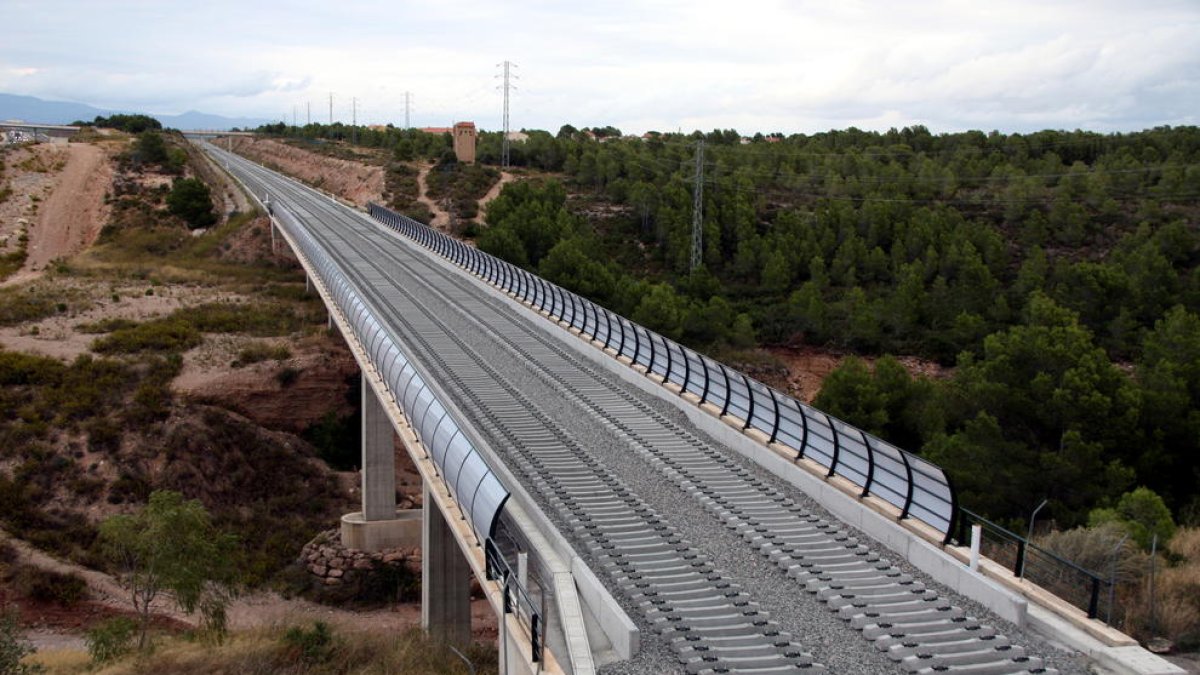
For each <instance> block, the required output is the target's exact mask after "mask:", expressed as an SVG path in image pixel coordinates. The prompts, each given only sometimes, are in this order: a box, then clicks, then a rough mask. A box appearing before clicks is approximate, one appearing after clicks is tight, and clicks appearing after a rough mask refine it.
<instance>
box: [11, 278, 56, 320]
mask: <svg viewBox="0 0 1200 675" xmlns="http://www.w3.org/2000/svg"><path fill="white" fill-rule="evenodd" d="M58 301H59V298H58V297H57V294H56V293H55V292H53V291H50V290H49V289H33V288H30V289H22V288H19V287H11V288H0V326H15V325H17V324H21V323H25V322H27V321H36V320H38V319H44V318H46V317H48V316H52V315H53V314H54V313H55V312H56V311H58V307H57V305H58Z"/></svg>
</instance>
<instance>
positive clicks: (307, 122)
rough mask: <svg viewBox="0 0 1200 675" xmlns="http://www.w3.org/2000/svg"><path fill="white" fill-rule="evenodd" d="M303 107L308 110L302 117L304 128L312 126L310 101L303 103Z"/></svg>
mask: <svg viewBox="0 0 1200 675" xmlns="http://www.w3.org/2000/svg"><path fill="white" fill-rule="evenodd" d="M304 105H305V106H306V107H307V108H308V112H307V113H306V114H305V117H304V126H308V125H310V124H312V101H305V102H304Z"/></svg>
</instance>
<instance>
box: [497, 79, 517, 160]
mask: <svg viewBox="0 0 1200 675" xmlns="http://www.w3.org/2000/svg"><path fill="white" fill-rule="evenodd" d="M501 65H503V66H504V137H503V140H502V141H501V144H500V168H502V169H507V168H508V167H509V150H510V147H509V146H510V142H509V138H508V95H509V90H510V89H515V88H516V87H514V86H513V85H512V84H511V83H510V81H509V79H510V77H511V78H516V75H511V74H510V71H511V69H512V68H515V67H516V66H517V64H515V63H513V62H511V61H505V62H504V63H503V64H501Z"/></svg>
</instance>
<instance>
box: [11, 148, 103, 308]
mask: <svg viewBox="0 0 1200 675" xmlns="http://www.w3.org/2000/svg"><path fill="white" fill-rule="evenodd" d="M66 153H67V157H66V165H65V166H64V167H63V169H62V171H61V172H60V173H59V174H58V175H57V176H56V177H55V183H54V186H53V188H52V191H51V193H50V196H49V197H48V198H47V199H46V201H45V202H44V203H43V204H42V207H41V208H40V209H39V210H38V216H37V220H36V222H35V223H34V224H33V226H32V227H31V228H30V231H29V246H28V249H27V250H28V252H29V257H28V258H27V259H26V260H25V266H24V267H22V268H21V269H20V271H18V272H17V273H16V274H14V275H12V276H11V277H9V278H8V279H7V280H5V281H4V282H3V284H2V285H10V284H19V283H23V282H25V281H28V280H30V279H32V278H34V277H37V276H38V275H39V274H40V273H41V272H42V270H44V269H45V268H46V266H47V265H48V264H50V262H51V261H53V260H55V259H56V258H65V257H69V256H72V255H74V254H76V253H78V252H80V251H82V250H83V249H85V248H87V247H88V246H89V245H91V244H92V242H94V241H95V240H96V237H97V236H99V234H100V228H101V227H103V225H104V222H105V220H107V219H108V207H107V206H106V205H105V204H104V195H105V193H106V192H107V191H108V188H109V186H110V185H111V184H112V167H111V166H110V165H109V163H108V157H107V155H106V154H105V152H104V149H103V148H101V147H99V146H96V145H92V144H90V143H71V144H70V145H68V146H67V151H66Z"/></svg>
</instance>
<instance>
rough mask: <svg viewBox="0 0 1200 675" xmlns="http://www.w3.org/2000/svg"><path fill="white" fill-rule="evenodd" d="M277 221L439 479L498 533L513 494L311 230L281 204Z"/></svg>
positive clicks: (475, 524)
mask: <svg viewBox="0 0 1200 675" xmlns="http://www.w3.org/2000/svg"><path fill="white" fill-rule="evenodd" d="M273 211H274V214H275V218H276V222H278V223H279V224H280V227H282V228H284V229H285V230H286V231H287V233H288V234H289V235H290V236H291V237H292V239H293V240H294V241H295V242H296V245H297V246H299V248H300V253H302V254H303V256H304V257H305V258H307V259H308V262H309V264H310V265H311V267H312V270H313V272H314V273H315V274H316V276H317V277H319V278H320V279H321V282H322V283H323V284H324V286H325V288H326V289H328V292H329V294H330V296H332V299H333V301H334V303H335V304H336V305H337V308H338V310H339V311H340V312H341V313H342V316H344V317H345V318H346V321H347V322H348V323H349V324H350V328H351V330H353V331H354V335H355V337H356V338H357V339H358V341H359V344H361V345H362V346H363V349H365V350H366V352H367V354H368V355H369V356H370V358H371V363H372V364H374V366H375V369H376V371H377V372H378V373H379V375H380V377H382V378H383V380H384V382H385V383H386V384H387V387H388V390H389V392H390V393H391V395H392V396H393V397H394V399H395V402H396V404H397V405H398V406H400V408H401V410H403V411H404V414H405V415H406V416H407V417H408V420H409V422H410V423H411V424H412V428H413V432H414V433H415V434H416V436H417V438H419V439H420V440H421V443H422V445H424V446H425V448H426V449H427V450H428V452H429V454H430V457H431V458H432V459H433V463H434V465H435V466H436V467H437V471H438V473H439V475H441V477H442V478H443V480H444V481H445V483H446V485H447V486H448V487H449V488H450V491H451V493H452V494H453V495H454V498H455V500H456V501H457V503H458V504H459V506H460V507H461V508H462V510H463V513H464V514H465V515H466V517H467V518H468V521H469V522H470V523H471V527H472V529H473V530H474V532H475V536H476V537H478V540H479V541H486V540H487V539H489V538H490V537H491V536H492V533H493V532H494V531H495V529H496V523H497V521H498V520H499V518H500V511H501V509H503V508H504V503H505V502H506V501H507V500H508V497H509V491H508V489H507V488H505V487H504V485H503V484H502V483H501V482H500V479H499V478H498V477H497V476H496V475H495V474H494V473H493V472H492V469H491V467H489V466H488V464H487V462H486V461H485V460H484V459H483V456H482V455H481V454H480V453H479V451H478V450H477V449H476V448H475V446H474V445H473V444H472V443H471V441H470V440H469V439H468V438H467V437H466V435H465V434H464V433H463V428H462V426H461V425H460V424H459V423H458V422H457V421H456V420H455V419H454V417H453V416H452V415H451V414H450V413H449V411H448V410H447V409H446V407H445V406H444V405H442V403H441V401H439V400H438V398H437V396H436V395H435V394H434V392H433V390H432V389H431V388H430V387H429V385H428V383H426V382H425V380H424V378H422V377H421V375H420V374H418V373H417V369H416V368H415V367H414V365H413V363H412V361H411V360H410V359H409V358H408V357H407V356H406V355H405V354H404V352H403V351H402V350H401V349H400V341H399V340H397V339H396V338H395V336H393V335H392V332H391V330H390V329H389V328H387V327H386V326H385V325H384V323H383V322H382V321H380V320H379V319H378V318H377V317H376V315H375V312H374V311H373V310H372V309H371V307H370V305H368V304H367V303H366V302H365V301H364V300H363V298H362V297H361V296H360V295H359V292H358V290H357V289H356V288H355V287H354V285H353V284H352V283H351V282H350V280H349V278H347V277H346V275H345V273H343V272H342V270H341V267H340V266H339V265H338V263H337V262H335V261H334V260H333V258H332V257H331V256H330V255H329V254H328V252H326V250H325V248H324V247H323V246H321V245H320V244H319V243H318V242H317V241H316V239H315V238H313V236H312V235H311V234H310V233H309V232H308V230H307V229H306V228H304V227H302V226H301V225H300V223H299V222H298V221H297V220H296V219H295V218H294V217H293V216H292V214H291V213H290V212H289V211H288V210H287V209H285V208H282V207H281V206H280V205H278V204H276V205H275V208H274V209H273Z"/></svg>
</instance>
